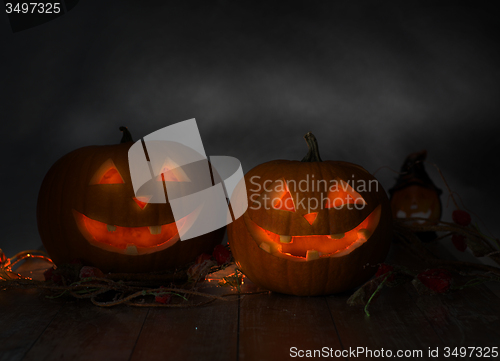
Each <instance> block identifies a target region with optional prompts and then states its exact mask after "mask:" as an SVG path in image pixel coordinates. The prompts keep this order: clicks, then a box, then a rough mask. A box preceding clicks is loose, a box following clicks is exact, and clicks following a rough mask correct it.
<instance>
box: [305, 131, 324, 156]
mask: <svg viewBox="0 0 500 361" xmlns="http://www.w3.org/2000/svg"><path fill="white" fill-rule="evenodd" d="M304 139H305V140H306V143H307V147H308V148H309V150H308V152H307V154H306V156H305V157H304V158H302V160H301V162H322V160H321V157H320V155H319V148H318V141H317V140H316V137H315V136H314V134H313V133H311V132H308V133H307V134H306V135H304Z"/></svg>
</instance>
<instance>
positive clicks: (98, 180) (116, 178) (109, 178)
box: [90, 159, 125, 184]
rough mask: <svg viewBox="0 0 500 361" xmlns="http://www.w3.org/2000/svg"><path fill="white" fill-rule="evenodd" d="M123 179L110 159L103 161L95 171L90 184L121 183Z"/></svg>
mask: <svg viewBox="0 0 500 361" xmlns="http://www.w3.org/2000/svg"><path fill="white" fill-rule="evenodd" d="M123 183H125V181H124V180H123V177H122V176H121V174H120V172H119V171H118V169H117V168H116V166H115V163H113V161H112V160H111V159H108V160H107V161H105V162H104V163H103V164H102V165H101V166H100V167H99V169H98V170H97V172H95V174H94V176H93V177H92V179H91V180H90V184H123Z"/></svg>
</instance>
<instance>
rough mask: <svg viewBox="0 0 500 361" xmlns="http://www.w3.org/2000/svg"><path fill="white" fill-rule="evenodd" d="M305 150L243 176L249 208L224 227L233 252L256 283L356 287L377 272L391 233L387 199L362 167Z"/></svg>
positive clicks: (315, 291) (281, 287)
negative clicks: (302, 154) (294, 157)
mask: <svg viewBox="0 0 500 361" xmlns="http://www.w3.org/2000/svg"><path fill="white" fill-rule="evenodd" d="M305 138H306V141H307V143H308V146H309V153H308V155H307V156H306V157H305V158H304V159H303V160H302V162H299V161H286V160H276V161H271V162H267V163H264V164H261V165H259V166H257V167H255V168H253V169H252V170H250V171H249V172H248V173H247V174H246V175H245V184H246V189H247V197H248V209H247V211H246V213H245V214H244V215H243V216H242V217H241V218H239V219H238V220H236V221H235V222H233V223H232V224H231V225H229V226H228V235H229V244H230V246H231V250H232V252H233V256H234V258H235V260H236V262H237V264H238V266H239V267H240V268H241V270H242V271H243V272H244V273H245V275H246V276H247V277H248V278H249V279H250V280H251V281H253V282H254V283H256V284H258V285H260V286H262V287H264V288H267V289H269V290H272V291H277V292H281V293H287V294H294V295H321V294H331V293H337V292H342V291H345V290H348V289H351V288H353V287H356V286H358V285H360V284H362V283H363V282H365V281H366V280H367V279H369V278H370V277H371V276H373V274H374V273H375V272H376V267H375V265H376V264H378V263H380V262H382V261H383V260H384V259H385V257H386V255H387V253H388V250H389V247H390V243H391V238H392V226H391V224H392V217H391V210H390V206H389V201H388V199H387V196H386V194H385V191H384V190H383V189H382V187H381V186H380V184H379V183H378V181H377V180H376V179H375V178H374V177H373V176H372V175H371V174H370V173H368V172H367V171H366V170H365V169H364V168H362V167H360V166H358V165H355V164H352V163H347V162H341V161H321V158H320V156H319V152H318V147H317V142H316V139H315V137H314V135H312V134H311V133H308V134H306V136H305Z"/></svg>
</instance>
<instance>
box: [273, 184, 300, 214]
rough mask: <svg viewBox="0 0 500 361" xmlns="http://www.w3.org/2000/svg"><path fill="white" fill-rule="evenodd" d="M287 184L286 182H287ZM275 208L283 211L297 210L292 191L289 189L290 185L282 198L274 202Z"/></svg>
mask: <svg viewBox="0 0 500 361" xmlns="http://www.w3.org/2000/svg"><path fill="white" fill-rule="evenodd" d="M285 185H286V183H285ZM273 208H274V209H279V210H282V211H289V212H295V204H294V203H293V198H292V195H291V194H290V191H289V190H288V187H287V189H286V191H285V192H284V193H283V195H282V196H281V198H280V199H276V200H275V201H274V204H273Z"/></svg>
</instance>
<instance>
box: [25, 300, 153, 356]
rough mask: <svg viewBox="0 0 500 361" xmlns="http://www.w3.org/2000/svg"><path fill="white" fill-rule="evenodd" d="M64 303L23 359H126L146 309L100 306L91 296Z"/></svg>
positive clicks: (130, 351)
mask: <svg viewBox="0 0 500 361" xmlns="http://www.w3.org/2000/svg"><path fill="white" fill-rule="evenodd" d="M60 301H61V302H62V303H63V304H62V308H61V310H60V311H59V313H58V314H57V315H56V316H55V317H54V319H53V320H52V322H51V323H50V325H49V326H48V327H47V329H46V330H45V332H44V333H43V334H42V335H41V336H40V337H39V338H38V340H37V342H36V343H35V344H34V345H33V347H32V348H31V349H30V350H29V352H28V353H27V354H26V357H25V358H24V359H23V360H26V361H28V360H36V361H39V360H53V359H60V360H72V361H74V360H93V361H99V360H106V361H112V360H127V359H128V358H129V357H130V354H131V353H132V350H133V347H134V345H135V342H136V340H137V337H138V336H139V332H140V329H141V327H142V324H143V323H144V320H145V318H146V315H147V312H148V310H147V309H143V308H134V307H127V306H117V307H113V308H101V307H97V306H94V305H93V304H92V303H91V302H90V301H89V300H74V299H73V300H72V299H60Z"/></svg>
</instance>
